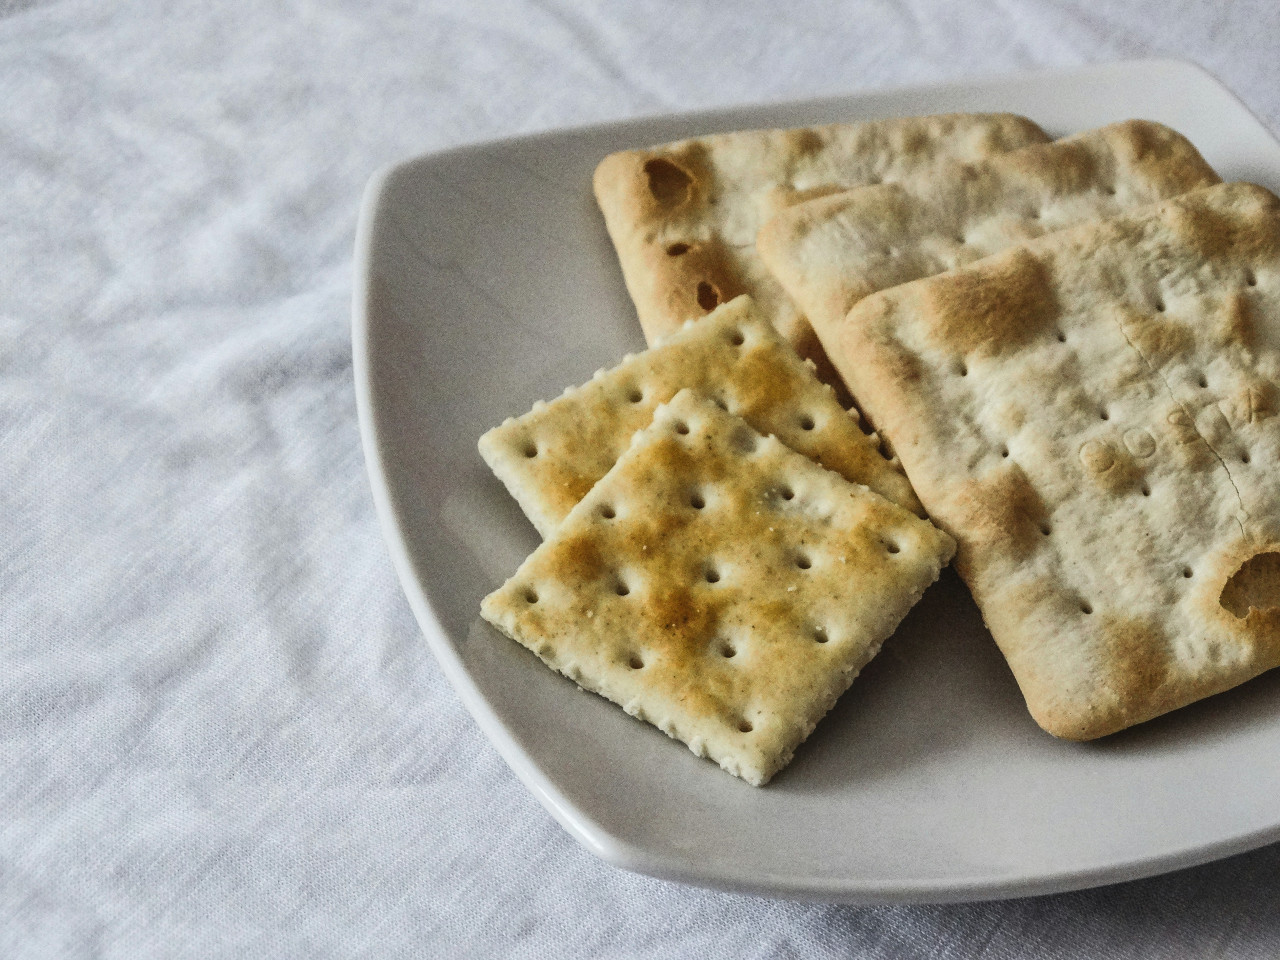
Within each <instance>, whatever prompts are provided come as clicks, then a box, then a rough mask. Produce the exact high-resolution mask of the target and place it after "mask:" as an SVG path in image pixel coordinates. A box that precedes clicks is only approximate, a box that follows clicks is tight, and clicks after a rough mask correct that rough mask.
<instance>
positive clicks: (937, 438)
mask: <svg viewBox="0 0 1280 960" xmlns="http://www.w3.org/2000/svg"><path fill="white" fill-rule="evenodd" d="M829 343H830V345H831V347H832V351H833V352H832V358H833V360H835V362H836V363H837V365H839V366H840V368H841V370H842V372H843V373H845V375H846V376H847V377H848V378H849V382H850V385H851V387H852V388H853V389H854V391H855V392H856V394H857V396H858V398H859V400H860V401H861V402H862V403H863V404H865V406H866V407H867V410H868V412H869V413H870V415H871V416H872V417H873V419H875V420H876V422H877V423H879V424H880V425H881V427H882V429H883V430H884V431H885V432H886V433H887V434H888V435H889V437H890V438H891V439H892V440H893V442H894V444H895V447H896V449H897V451H898V454H899V456H900V457H901V458H902V463H903V465H904V466H905V467H906V470H907V475H908V476H909V477H910V478H911V480H912V482H913V483H914V485H915V489H916V492H917V493H918V494H919V495H920V500H921V501H922V502H923V503H924V505H925V508H926V509H927V510H928V512H929V514H930V516H931V517H932V518H933V519H934V521H935V522H937V523H938V524H939V525H940V526H942V527H943V528H944V529H946V530H947V531H948V532H950V533H951V534H952V535H953V536H954V537H955V538H956V540H957V542H958V544H959V546H958V550H957V554H956V567H957V570H958V571H959V572H960V575H961V576H962V577H963V578H964V579H965V581H966V582H967V583H968V585H969V587H970V589H971V590H972V591H973V595H974V598H975V599H976V600H977V602H978V606H979V607H980V608H981V610H982V613H983V616H984V618H985V619H986V622H987V625H988V626H989V627H990V629H991V633H992V635H993V636H994V637H995V639H996V642H997V643H998V644H999V646H1000V648H1001V650H1002V651H1003V652H1004V655H1005V656H1006V658H1007V659H1008V661H1009V664H1010V666H1011V667H1012V669H1013V673H1014V675H1015V677H1016V678H1017V680H1018V683H1019V685H1020V686H1021V688H1022V691H1023V694H1024V695H1025V697H1026V700H1027V705H1028V707H1029V708H1030V710H1031V712H1032V714H1033V715H1034V716H1035V718H1036V720H1037V721H1038V722H1039V723H1040V725H1041V726H1043V727H1044V728H1045V729H1046V730H1048V731H1049V732H1051V733H1054V734H1056V735H1058V736H1061V737H1069V738H1072V739H1089V738H1092V737H1098V736H1102V735H1104V734H1107V733H1111V732H1113V731H1115V730H1119V729H1121V728H1123V727H1127V726H1129V725H1131V724H1134V723H1138V722H1140V721H1143V720H1147V719H1149V718H1151V717H1154V716H1156V715H1158V714H1161V713H1164V712H1165V711H1167V710H1171V709H1174V708H1175V707H1179V706H1182V705H1184V704H1187V703H1190V702H1191V701H1193V700H1197V699H1200V698H1201V697H1204V696H1207V695H1209V694H1213V693H1217V692H1218V691H1221V690H1225V689H1227V688H1228V687H1232V686H1234V685H1236V684H1238V683H1241V682H1242V681H1244V680H1247V679H1249V678H1250V677H1253V676H1255V675H1256V674H1258V673H1260V672H1262V671H1263V670H1267V669H1270V668H1271V667H1274V666H1276V665H1277V664H1280V470H1277V469H1276V464H1277V462H1280V417H1277V415H1276V414H1277V411H1278V410H1280V387H1277V383H1280V202H1278V201H1277V200H1276V198H1275V197H1274V196H1273V195H1272V194H1271V193H1269V192H1268V191H1266V190H1263V189H1262V188H1260V187H1255V186H1251V185H1248V184H1226V185H1222V186H1217V187H1210V188H1207V189H1204V190H1198V191H1194V192H1191V193H1188V194H1184V195H1183V196H1182V197H1179V198H1176V199H1174V200H1170V201H1166V202H1164V203H1161V204H1157V205H1155V206H1154V207H1149V208H1145V209H1144V210H1141V211H1136V212H1134V213H1132V214H1129V215H1125V216H1121V217H1117V218H1114V219H1111V220H1107V221H1102V222H1098V223H1094V224H1086V225H1084V226H1081V227H1077V228H1074V229H1072V230H1068V231H1062V232H1059V233H1055V234H1052V235H1049V236H1046V237H1042V238H1040V239H1038V240H1034V241H1031V242H1030V243H1028V244H1026V245H1025V246H1022V247H1017V248H1014V249H1012V250H1010V251H1007V252H1005V253H1002V254H998V255H996V256H994V257H990V258H988V259H986V260H982V261H980V262H978V263H976V264H973V265H971V266H968V267H965V268H962V269H959V270H956V271H952V272H949V273H945V274H941V275H939V276H936V277H933V278H930V279H926V280H920V281H917V282H915V283H910V284H906V285H904V286H900V287H895V288H893V289H891V290H887V291H884V292H882V293H879V294H875V295H873V296H871V297H869V298H867V299H865V300H863V301H862V302H861V303H859V304H858V305H857V306H856V307H855V308H854V309H853V310H852V311H851V312H850V313H849V315H848V317H847V318H846V319H845V321H844V323H843V324H842V325H841V328H840V330H839V331H838V336H837V337H835V338H833V339H832V340H830V341H829Z"/></svg>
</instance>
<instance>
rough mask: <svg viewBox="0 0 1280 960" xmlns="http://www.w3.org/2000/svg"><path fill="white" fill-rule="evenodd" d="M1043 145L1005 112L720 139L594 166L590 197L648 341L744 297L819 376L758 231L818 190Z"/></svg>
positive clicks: (812, 342)
mask: <svg viewBox="0 0 1280 960" xmlns="http://www.w3.org/2000/svg"><path fill="white" fill-rule="evenodd" d="M1047 139H1048V137H1047V136H1046V135H1045V133H1044V132H1043V131H1042V130H1040V128H1039V127H1037V126H1036V125H1035V124H1033V123H1032V122H1031V121H1029V120H1027V119H1025V118H1023V117H1017V116H1013V115H1011V114H948V115H942V116H931V117H905V118H894V119H887V120H871V121H866V122H863V123H848V124H831V125H828V126H819V127H811V128H807V129H797V130H751V131H740V132H736V133H722V134H714V135H711V136H705V137H696V138H694V139H691V140H682V141H679V142H677V143H669V144H665V145H662V146H656V147H650V148H648V149H644V150H625V151H621V152H619V153H614V154H610V155H609V156H608V157H606V158H605V159H604V160H603V161H602V162H601V163H600V165H599V167H597V169H596V172H595V179H594V185H595V194H596V199H597V200H598V201H599V204H600V209H601V210H602V211H603V213H604V218H605V224H606V225H607V227H608V229H609V236H610V237H611V238H612V240H613V244H614V247H615V248H616V250H617V253H618V259H619V261H620V263H621V265H622V274H623V278H624V279H625V280H626V284H627V290H628V291H629V292H630V294H631V299H632V300H633V301H634V302H635V306H636V311H637V313H638V314H639V317H640V325H641V327H643V329H644V333H645V338H646V339H647V340H648V341H649V343H653V342H655V341H656V340H657V339H658V338H660V337H663V336H665V335H667V334H669V333H671V332H673V331H674V330H677V329H679V328H680V326H681V325H682V324H683V323H684V322H685V321H687V320H689V319H692V318H696V317H701V316H702V315H704V314H706V313H708V312H709V311H711V310H713V309H714V308H715V307H716V306H717V304H720V303H724V302H726V301H728V300H731V299H733V298H734V297H736V296H738V295H739V294H743V293H747V294H750V295H751V296H753V297H754V298H755V299H756V300H757V302H758V303H759V304H760V306H761V308H762V309H763V311H764V312H765V313H766V314H767V315H769V316H770V317H771V318H772V319H773V322H774V324H775V325H776V326H777V328H778V330H779V332H781V333H782V335H783V336H784V337H785V338H786V339H787V340H788V341H789V342H790V343H791V344H792V345H793V346H794V347H795V348H796V349H797V350H798V351H799V352H800V354H801V355H802V356H805V357H807V358H809V359H812V360H813V361H814V362H815V363H817V364H818V365H819V367H820V368H823V367H824V366H825V363H824V359H823V356H822V352H821V347H820V345H819V344H818V342H817V340H816V338H815V337H814V335H813V331H812V328H810V326H809V325H808V323H807V322H806V321H805V319H804V317H803V316H802V315H801V314H800V312H799V311H798V310H797V309H796V308H795V306H794V304H792V303H791V301H790V300H789V299H788V298H787V296H786V295H785V294H784V293H783V291H782V289H781V287H779V286H778V284H777V282H776V281H775V280H774V279H773V278H772V277H771V276H770V275H769V273H768V271H767V270H765V269H764V267H763V266H762V265H761V263H760V261H759V259H758V257H757V256H756V252H755V240H756V233H757V231H758V230H759V229H760V226H761V225H762V224H763V223H764V222H765V221H766V220H768V219H769V218H770V217H771V216H773V215H774V214H775V213H777V212H778V211H780V210H782V209H784V208H785V207H787V206H790V205H791V204H794V203H798V202H801V201H803V200H807V199H812V198H813V197H817V196H821V195H823V194H824V193H830V192H832V191H835V190H842V189H847V188H849V187H854V186H860V185H863V184H868V183H879V182H887V181H894V180H899V179H902V178H904V177H909V176H912V175H914V174H915V173H917V172H918V171H920V170H922V169H924V168H927V167H929V166H931V165H933V164H934V163H936V162H937V161H938V160H939V159H941V158H945V157H949V158H955V159H957V160H962V161H964V160H977V159H981V158H983V157H987V156H991V155H993V154H996V153H1001V152H1004V151H1008V150H1015V149H1017V148H1019V147H1024V146H1027V145H1028V144H1032V143H1041V142H1044V141H1046V140H1047Z"/></svg>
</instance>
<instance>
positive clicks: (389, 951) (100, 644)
mask: <svg viewBox="0 0 1280 960" xmlns="http://www.w3.org/2000/svg"><path fill="white" fill-rule="evenodd" d="M1277 41H1280V6H1278V5H1277V4H1275V3H1274V0H1250V2H1245V0H1241V2H1238V3H1234V4H1209V3H1204V4H1201V3H1194V2H1177V0H1145V2H1135V3H1120V2H1097V3H1089V2H1087V0H957V2H951V3H945V4H944V3H936V4H931V3H927V2H925V0H868V2H865V3H848V4H835V3H812V2H798V3H790V4H773V3H768V2H765V0H751V2H741V0H740V2H737V3H732V4H713V3H710V2H705V3H672V4H664V3H662V2H660V0H636V2H633V3H630V4H616V5H608V6H607V7H606V5H603V4H602V5H595V4H585V3H584V4H575V3H572V2H568V0H561V2H558V0H480V2H474V3H443V2H438V0H429V2H422V3H419V2H412V0H363V2H358V0H260V2H257V3H247V2H236V0H230V2H225V3H212V4H211V3H197V2H191V0H173V2H164V0H150V2H132V0H121V2H116V3H104V2H102V0H0V437H2V439H3V443H2V444H0V470H2V473H0V498H3V500H2V502H3V505H4V509H3V511H2V512H0V561H2V564H3V566H2V568H0V569H2V570H3V580H2V581H0V582H2V584H3V603H2V604H0V624H2V629H0V650H2V659H0V749H2V751H3V753H2V757H0V764H2V765H0V957H3V958H34V957H39V958H45V957H84V958H89V957H102V958H151V957H178V956H186V957H272V958H279V957H309V958H324V957H349V956H370V957H457V956H475V957H489V956H510V957H529V958H566V957H664V958H666V957H712V956H735V957H805V958H812V957H855V956H856V957H979V956H980V957H989V958H1013V957H1030V958H1049V957H1081V956H1089V957H1097V958H1120V957H1140V956H1170V957H1174V956H1184V957H1185V956H1212V957H1274V956H1276V955H1277V954H1280V848H1276V847H1271V848H1266V849H1263V850H1260V851H1257V852H1254V853H1251V854H1247V855H1244V856H1238V857H1235V858H1232V859H1229V860H1225V861H1222V862H1219V863H1216V864H1213V865H1209V866H1205V867H1201V868H1198V869H1193V870H1187V871H1183V872H1181V873H1177V874H1173V875H1169V876H1165V877H1161V878H1156V879H1151V880H1146V881H1142V882H1137V883H1130V884H1124V885H1121V886H1114V887H1108V888H1104V889H1099V890H1093V891H1087V892H1081V893H1076V894H1069V895H1062V896H1052V897H1042V898H1034V899H1026V900H1019V901H1009V902H1002V903H988V904H974V905H965V906H942V907H893V908H877V909H857V908H851V907H844V906H829V905H815V904H804V903H795V902H786V901H780V900H770V899H767V898H762V897H747V896H737V895H730V894H723V893H718V892H713V891H707V890H701V889H695V888H690V887H685V886H680V885H677V884H672V883H667V882H663V881H659V880H654V879H649V878H646V877H641V876H636V875H632V874H629V873H626V872H623V871H620V870H617V869H614V868H612V867H609V866H607V865H605V864H603V863H600V862H598V861H596V860H595V859H593V858H592V857H591V856H590V855H589V854H588V853H586V852H585V851H584V850H582V849H580V848H579V847H578V846H577V845H576V844H575V843H574V842H573V841H572V840H571V839H570V838H569V837H568V836H567V835H566V834H565V833H564V832H563V831H562V830H561V829H560V828H559V827H558V826H557V825H556V824H555V823H554V822H553V821H552V819H551V817H550V816H549V815H548V814H547V813H545V812H544V811H543V809H542V808H541V807H540V806H539V805H538V803H537V802H536V801H535V800H534V799H533V798H532V797H531V796H530V795H529V794H528V793H527V792H526V791H525V790H524V789H523V788H522V787H521V785H520V784H519V783H518V782H517V781H516V779H515V777H514V776H513V775H512V774H511V773H510V772H509V771H508V769H507V768H506V766H505V765H504V764H503V762H502V761H501V760H500V759H499V757H498V755H497V753H496V752H495V751H494V750H493V748H492V747H490V746H489V744H488V743H487V742H486V740H485V739H484V738H483V736H482V735H481V734H480V732H479V730H478V729H477V727H476V725H475V724H474V723H473V722H472V720H471V718H470V717H469V715H468V714H467V713H466V711H465V710H464V709H463V707H462V705H461V703H460V702H459V700H458V698H457V697H456V696H455V695H454V693H453V691H452V690H451V688H450V687H449V686H448V684H447V683H446V682H445V680H444V678H443V676H442V675H441V672H440V670H439V668H438V666H437V664H436V662H435V660H434V659H433V657H432V655H431V654H430V652H429V651H428V649H427V647H426V645H425V642H424V641H423V640H422V638H421V637H420V634H419V631H418V628H417V626H416V624H415V623H414V621H413V618H412V617H411V615H410V613H409V610H408V607H407V605H406V603H405V601H404V599H403V598H402V595H401V593H400V589H399V587H398V585H397V583H396V581H395V578H394V576H393V573H392V570H391V564H390V562H389V560H388V557H387V554H386V551H385V550H384V547H383V545H382V541H381V539H380V536H379V532H378V529H377V525H376V523H375V520H374V516H373V509H372V505H371V501H370V495H369V492H368V490H367V484H366V480H365V474H364V465H363V462H362V458H361V453H360V447H359V439H358V436H357V431H356V423H355V409H354V400H353V391H352V386H351V351H350V346H349V331H350V326H349V302H350V284H351V258H352V241H353V232H354V226H355V218H356V208H357V203H358V200H359V197H360V192H361V189H362V187H363V185H364V182H365V180H366V179H367V178H368V176H369V175H370V174H371V173H372V172H373V171H374V170H375V169H376V168H377V167H379V166H381V165H382V164H385V163H387V162H390V161H393V160H396V159H400V158H403V157H406V156H409V155H413V154H416V153H422V152H425V151H431V150H437V149H441V148H445V147H450V146H453V145H456V144H461V143H466V142H473V141H479V140H485V139H490V138H494V137H499V136H508V135H514V134H522V133H528V132H532V131H536V130H542V129H547V128H553V127H559V126H565V125H574V124H582V123H586V122H591V121H601V120H609V119H619V118H625V117H629V116H633V115H638V114H643V113H657V112H667V111H683V110H687V109H692V108H698V107H708V106H718V105H734V104H742V103H750V102H755V101H760V100H766V99H771V100H778V99H790V98H796V97H810V96H819V95H828V94H841V93H848V92H853V91H858V90H865V89H871V88H876V87H882V86H887V85H892V84H902V83H908V82H920V81H933V80H946V79H951V78H959V77H963V76H966V75H971V74H983V73H986V74H989V73H993V72H1009V71H1016V70H1020V69H1025V68H1032V67H1040V66H1066V65H1075V64H1080V63H1086V62H1096V61H1105V60H1113V59H1119V58H1129V57H1137V56H1184V57H1187V58H1189V59H1192V60H1195V61H1197V62H1199V63H1200V64H1202V65H1204V66H1205V67H1207V68H1209V69H1210V70H1211V71H1213V72H1214V73H1216V74H1217V75H1218V76H1220V77H1221V78H1222V79H1223V80H1225V81H1226V82H1227V84H1228V85H1229V86H1231V87H1232V88H1233V89H1234V90H1235V91H1236V92H1237V93H1239V94H1240V95H1241V96H1242V97H1243V98H1244V100H1245V101H1246V102H1247V103H1248V104H1249V106H1250V107H1251V108H1252V109H1253V110H1254V111H1255V112H1257V113H1258V114H1259V115H1260V116H1261V117H1262V118H1263V120H1264V121H1265V122H1267V123H1268V124H1269V125H1270V126H1271V128H1272V129H1277V128H1278V127H1280V56H1277V53H1278V50H1277Z"/></svg>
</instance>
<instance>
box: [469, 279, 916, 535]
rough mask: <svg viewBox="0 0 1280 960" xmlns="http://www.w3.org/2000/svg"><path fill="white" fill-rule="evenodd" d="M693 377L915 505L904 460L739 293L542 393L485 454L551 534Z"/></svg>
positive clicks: (791, 441)
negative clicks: (589, 375)
mask: <svg viewBox="0 0 1280 960" xmlns="http://www.w3.org/2000/svg"><path fill="white" fill-rule="evenodd" d="M685 387H692V388H694V389H696V390H697V391H699V392H700V393H702V394H704V395H706V396H709V397H712V398H714V399H716V400H718V401H720V402H722V403H723V404H724V405H725V408H726V409H727V410H729V412H731V413H734V414H737V415H738V416H741V417H743V418H744V419H745V420H746V421H747V422H748V423H750V424H751V425H752V426H753V427H754V428H755V429H756V430H758V431H760V432H761V433H772V434H775V435H777V437H778V438H779V439H781V440H782V441H783V442H784V443H786V444H787V445H788V446H789V447H791V448H792V449H793V450H797V451H799V452H800V453H802V454H804V455H805V456H807V457H810V458H811V459H813V460H816V461H817V462H819V463H821V464H822V465H823V466H825V467H827V468H828V469H830V470H834V471H836V472H837V473H839V474H840V475H841V476H843V477H845V478H846V479H848V480H852V481H853V482H855V483H861V484H865V485H866V486H868V487H870V488H871V489H872V490H874V491H876V492H877V493H879V494H881V495H882V496H885V497H887V498H888V499H890V500H892V501H894V502H895V503H898V504H901V505H902V506H904V507H906V508H907V509H909V510H914V511H916V512H917V513H918V512H921V511H920V504H919V501H917V500H916V497H915V494H914V493H913V492H912V490H911V484H909V483H908V482H907V478H906V477H905V476H904V475H903V473H902V470H901V468H900V467H899V465H898V463H897V461H896V460H892V459H888V458H886V456H885V455H884V454H882V453H881V452H880V448H879V445H878V438H877V437H875V436H874V435H872V436H868V435H867V434H865V433H863V432H862V430H861V428H860V427H859V426H858V419H857V414H856V413H853V414H850V413H848V412H846V411H845V410H844V408H842V407H841V406H840V404H839V403H838V402H837V400H836V398H835V396H834V394H833V393H832V391H831V388H830V387H827V386H826V385H824V384H822V383H821V382H819V381H818V379H817V378H816V377H815V376H814V374H813V371H812V369H811V368H810V367H809V366H808V365H806V364H805V363H804V362H803V361H801V360H800V359H799V358H798V357H797V356H796V354H795V352H794V351H793V350H791V348H790V347H788V346H787V345H786V344H785V343H784V342H783V341H782V340H781V339H780V338H779V337H778V334H777V332H776V331H775V330H774V329H773V327H771V326H770V325H769V322H768V321H767V320H765V319H764V318H763V317H762V316H761V315H760V312H759V311H758V310H757V309H756V308H755V306H754V305H753V304H752V302H751V298H750V297H745V296H744V297H739V298H738V299H736V300H733V301H731V302H730V303H727V304H724V305H723V306H722V307H720V308H719V309H717V310H716V311H715V312H714V313H713V314H712V315H711V316H709V317H707V318H706V320H704V321H699V322H698V323H696V324H690V325H689V326H688V327H686V328H685V329H683V330H681V331H679V332H678V333H676V334H675V335H673V336H671V337H669V338H667V339H666V340H664V341H662V342H661V343H659V345H658V346H656V347H653V348H652V349H650V350H646V351H644V352H643V353H639V354H635V355H633V356H630V357H627V358H626V359H625V360H623V362H622V363H621V364H620V365H619V366H617V367H614V368H613V369H612V370H608V371H600V372H599V373H597V374H596V376H595V377H594V378H593V379H592V380H590V381H588V382H587V383H585V384H583V385H582V386H580V387H575V388H572V389H569V390H566V391H565V392H564V394H563V395H561V396H560V397H558V398H557V399H555V400H553V401H551V402H550V403H539V404H535V405H534V408H533V409H532V410H531V411H530V412H529V413H527V414H525V415H524V416H522V417H519V418H512V419H509V420H507V421H506V422H505V423H503V424H502V425H501V426H498V427H494V428H493V429H492V430H490V431H489V432H488V433H486V434H485V435H484V436H482V437H481V438H480V444H479V447H480V454H481V456H483V457H484V459H485V462H486V463H487V464H489V467H490V469H491V470H493V472H494V473H495V474H496V475H497V477H498V479H500V480H501V481H502V482H503V483H504V484H505V485H506V487H507V489H508V490H509V491H511V494H512V496H514V497H515V498H516V501H517V502H518V503H519V504H520V507H521V509H523V510H524V512H525V515H526V516H528V517H529V519H530V520H531V521H532V522H533V525H534V526H535V527H537V528H538V532H539V533H541V534H542V535H543V536H544V537H545V536H547V535H548V534H550V533H551V531H552V530H554V529H555V528H556V526H557V525H558V524H559V523H560V521H561V520H563V519H564V517H565V516H566V515H567V514H568V513H569V511H570V510H571V509H572V508H573V506H574V505H575V504H576V503H577V502H578V501H579V500H581V499H582V497H583V496H584V495H585V494H586V492H587V491H588V490H590V489H591V487H592V486H593V485H594V484H595V482H596V481H597V480H599V479H600V478H601V477H603V476H604V475H605V473H607V472H608V470H609V468H610V467H612V466H613V463H614V461H615V460H617V459H618V456H619V455H620V454H621V453H622V451H623V450H625V449H626V448H627V445H628V444H629V443H630V442H631V436H632V434H634V433H635V432H636V431H637V430H639V429H641V428H643V427H646V426H648V424H649V421H650V420H651V419H652V417H653V411H654V410H655V409H657V407H658V405H659V404H661V403H665V402H666V401H668V400H670V399H671V398H672V397H674V396H675V395H676V393H678V392H679V391H680V390H681V389H683V388H685Z"/></svg>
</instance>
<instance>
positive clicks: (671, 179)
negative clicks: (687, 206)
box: [644, 157, 693, 207]
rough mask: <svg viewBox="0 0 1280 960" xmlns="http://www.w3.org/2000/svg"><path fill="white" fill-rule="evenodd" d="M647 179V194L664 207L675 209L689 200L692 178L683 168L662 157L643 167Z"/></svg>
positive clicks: (650, 161)
mask: <svg viewBox="0 0 1280 960" xmlns="http://www.w3.org/2000/svg"><path fill="white" fill-rule="evenodd" d="M644 172H645V176H647V177H648V179H649V193H650V194H652V196H653V199H654V200H656V201H657V202H658V203H659V204H661V205H662V206H664V207H676V206H679V205H680V204H682V203H684V202H685V201H686V200H688V199H689V194H690V193H691V190H692V186H693V176H692V174H690V173H689V172H688V171H687V170H685V169H684V168H683V167H680V166H678V165H677V164H675V163H673V162H672V161H670V160H667V159H666V158H664V157H655V158H654V159H652V160H649V161H648V162H647V163H645V165H644Z"/></svg>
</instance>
